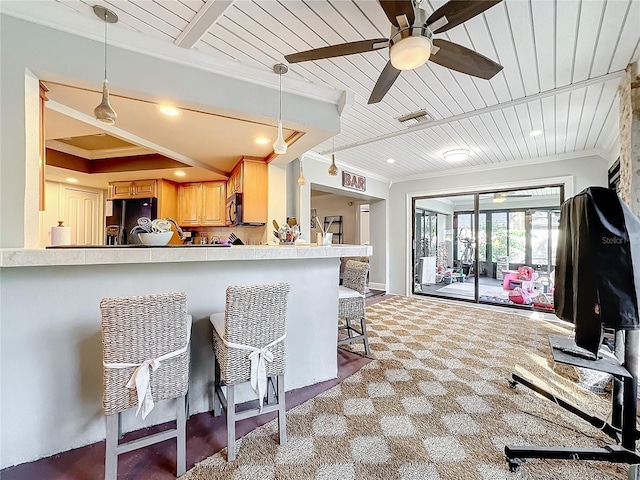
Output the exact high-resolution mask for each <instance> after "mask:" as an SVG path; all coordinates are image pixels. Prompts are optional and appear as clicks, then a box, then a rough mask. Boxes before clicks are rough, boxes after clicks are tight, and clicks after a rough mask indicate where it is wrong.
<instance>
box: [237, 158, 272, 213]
mask: <svg viewBox="0 0 640 480" xmlns="http://www.w3.org/2000/svg"><path fill="white" fill-rule="evenodd" d="M268 175H269V174H268V166H267V164H266V162H265V161H264V160H263V159H261V158H252V157H242V159H241V160H240V162H238V164H237V165H236V166H235V167H234V169H233V170H232V171H231V174H230V175H229V179H228V180H227V196H231V195H232V194H233V193H242V221H243V222H244V223H266V222H267V201H268V190H267V188H268V184H269V176H268ZM227 222H228V220H227Z"/></svg>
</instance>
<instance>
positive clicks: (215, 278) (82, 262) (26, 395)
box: [0, 245, 372, 463]
mask: <svg viewBox="0 0 640 480" xmlns="http://www.w3.org/2000/svg"><path fill="white" fill-rule="evenodd" d="M371 254H372V247H369V246H348V245H335V246H331V247H317V246H266V245H261V246H257V245H256V246H249V245H247V246H232V247H230V248H215V247H208V246H202V247H198V248H196V247H188V246H185V247H150V248H109V247H105V248H90V249H89V248H87V249H85V248H66V249H0V274H1V280H2V281H1V282H0V293H1V296H2V304H1V306H0V313H1V315H2V318H3V324H2V325H3V329H2V337H3V338H2V348H3V352H2V358H3V361H9V362H11V364H12V365H13V367H12V368H11V369H9V368H7V369H5V370H4V372H6V374H4V375H3V377H2V379H1V382H2V384H1V387H2V390H3V391H4V392H13V393H12V394H11V395H6V396H4V397H3V402H2V409H3V410H4V412H5V414H6V415H4V416H3V418H4V419H5V421H4V423H3V425H2V427H3V431H4V432H5V434H6V436H5V438H11V439H12V441H11V442H7V443H5V444H3V455H5V456H6V459H7V462H8V463H11V462H12V460H11V458H15V459H20V461H25V458H24V457H25V454H24V452H25V451H26V452H29V457H30V459H35V458H38V457H42V456H47V455H52V454H54V453H57V452H61V451H66V450H69V449H71V448H75V447H79V446H82V445H86V444H90V443H93V442H97V441H100V440H101V439H104V437H105V422H104V416H103V414H102V408H101V399H102V356H101V352H102V347H101V330H100V310H99V302H100V299H101V298H103V297H111V296H129V295H143V294H150V293H159V292H170V291H184V292H186V293H187V303H188V311H189V313H190V314H191V315H192V316H193V330H192V344H191V355H192V360H191V372H190V387H189V403H190V413H191V414H194V413H198V412H203V411H209V410H211V408H212V405H211V385H212V382H213V351H212V348H211V343H212V331H211V324H210V322H209V315H210V314H211V313H213V312H222V311H224V305H225V289H226V287H227V286H228V285H232V284H254V283H267V282H288V283H289V284H290V285H291V293H290V295H289V309H288V317H287V338H286V346H287V374H286V389H287V390H291V389H294V388H299V387H303V386H306V385H311V384H314V383H318V382H321V381H324V380H328V379H331V378H334V377H335V376H336V375H337V356H336V337H337V311H338V275H339V263H340V257H351V256H370V255H371ZM249 392H250V390H249V389H247V390H246V391H244V392H243V394H242V395H243V396H245V398H246V397H247V395H248V394H249ZM171 407H172V405H163V404H160V405H158V407H157V408H156V409H154V411H153V412H152V413H151V414H150V415H149V417H147V421H146V422H144V423H142V422H141V421H140V420H139V419H136V418H134V417H133V415H132V413H133V412H127V415H125V416H124V417H123V429H124V430H125V431H128V430H135V429H139V428H142V427H143V426H144V425H148V424H157V423H161V422H163V421H166V420H168V419H171V418H173V412H172V410H173V409H172V408H171ZM36 439H37V441H36ZM20 452H22V453H20Z"/></svg>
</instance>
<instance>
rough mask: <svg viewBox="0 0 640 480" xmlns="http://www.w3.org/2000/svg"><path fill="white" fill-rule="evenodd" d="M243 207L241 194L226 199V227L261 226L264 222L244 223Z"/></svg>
mask: <svg viewBox="0 0 640 480" xmlns="http://www.w3.org/2000/svg"><path fill="white" fill-rule="evenodd" d="M243 210H244V206H243V204H242V193H234V194H233V195H231V196H230V197H229V198H227V210H226V215H227V218H226V224H227V225H230V226H232V225H249V226H251V225H254V226H262V225H264V222H245V221H244V218H243Z"/></svg>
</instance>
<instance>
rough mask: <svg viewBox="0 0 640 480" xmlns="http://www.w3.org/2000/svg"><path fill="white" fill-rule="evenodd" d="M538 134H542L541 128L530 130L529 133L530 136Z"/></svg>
mask: <svg viewBox="0 0 640 480" xmlns="http://www.w3.org/2000/svg"><path fill="white" fill-rule="evenodd" d="M538 135H542V130H531V133H529V136H530V137H537V136H538Z"/></svg>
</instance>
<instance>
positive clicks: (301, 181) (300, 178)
mask: <svg viewBox="0 0 640 480" xmlns="http://www.w3.org/2000/svg"><path fill="white" fill-rule="evenodd" d="M305 183H307V180H306V179H305V178H304V171H303V170H302V160H301V161H300V176H299V177H298V185H300V186H302V185H304V184H305Z"/></svg>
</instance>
